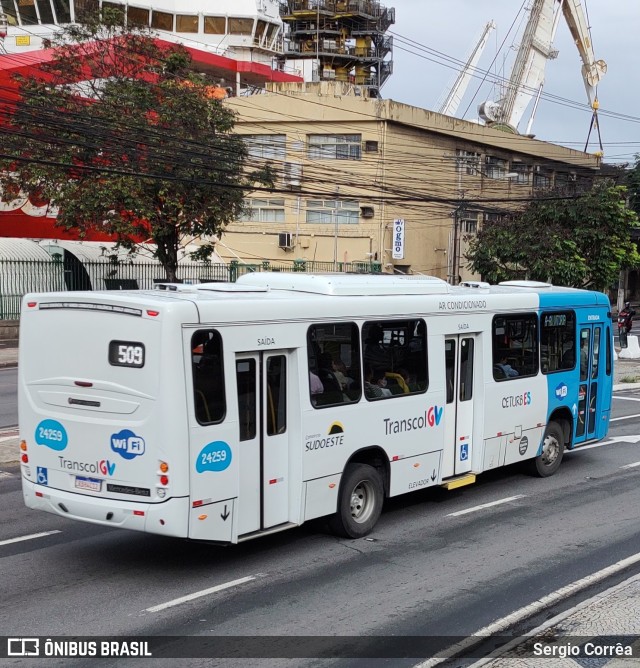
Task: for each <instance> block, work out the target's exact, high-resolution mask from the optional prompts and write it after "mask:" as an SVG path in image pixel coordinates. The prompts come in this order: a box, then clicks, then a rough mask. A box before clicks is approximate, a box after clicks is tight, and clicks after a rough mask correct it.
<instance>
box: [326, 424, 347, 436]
mask: <svg viewBox="0 0 640 668" xmlns="http://www.w3.org/2000/svg"><path fill="white" fill-rule="evenodd" d="M327 433H328V434H329V435H331V434H342V433H344V427H343V426H342V424H341V423H340V422H334V423H333V424H332V425H331V426H330V427H329V431H328V432H327Z"/></svg>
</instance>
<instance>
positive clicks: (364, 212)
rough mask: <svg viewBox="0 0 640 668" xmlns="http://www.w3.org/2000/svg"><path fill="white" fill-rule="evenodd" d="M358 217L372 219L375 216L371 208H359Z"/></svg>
mask: <svg viewBox="0 0 640 668" xmlns="http://www.w3.org/2000/svg"><path fill="white" fill-rule="evenodd" d="M360 215H361V216H362V217H363V218H373V217H374V215H375V210H374V208H373V207H372V206H361V207H360Z"/></svg>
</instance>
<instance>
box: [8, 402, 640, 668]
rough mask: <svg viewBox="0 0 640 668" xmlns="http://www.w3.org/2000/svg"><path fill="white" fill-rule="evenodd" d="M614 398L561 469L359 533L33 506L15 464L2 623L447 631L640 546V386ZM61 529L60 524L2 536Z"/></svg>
mask: <svg viewBox="0 0 640 668" xmlns="http://www.w3.org/2000/svg"><path fill="white" fill-rule="evenodd" d="M613 406H614V411H613V415H614V419H613V421H612V428H611V430H610V437H612V442H611V443H610V444H609V445H607V446H600V447H590V448H588V449H583V450H579V451H576V452H574V453H569V454H567V455H566V459H565V461H564V462H563V464H562V467H561V468H560V471H559V472H558V473H557V474H556V475H555V476H553V477H551V478H547V479H538V478H532V477H529V476H527V475H525V474H524V473H523V472H522V471H521V470H520V469H518V468H517V467H509V468H507V469H503V470H500V471H495V472H490V473H487V474H484V475H482V476H480V478H479V480H478V482H477V483H476V484H475V485H472V486H469V487H464V488H461V489H458V490H455V491H453V492H445V491H442V490H439V489H438V490H426V491H423V492H417V493H415V494H412V495H406V496H403V497H400V498H397V499H392V500H391V501H390V502H388V503H387V505H386V509H385V512H384V514H383V516H382V518H381V520H380V522H379V524H378V525H377V527H376V529H375V530H374V532H373V533H372V535H371V536H370V537H369V538H368V539H364V540H358V541H350V540H343V539H338V538H335V537H333V536H331V535H329V534H328V533H327V532H326V531H325V529H324V525H323V523H322V522H315V523H311V524H309V525H305V526H304V527H301V528H299V529H295V530H291V531H288V532H284V533H282V534H277V535H275V536H271V537H267V538H263V539H259V540H256V541H253V542H249V543H244V544H241V545H239V546H235V547H227V548H220V547H215V546H210V545H204V544H199V543H190V542H186V541H180V540H173V539H168V538H162V537H157V536H148V535H142V534H137V533H132V532H126V531H121V530H107V529H104V528H102V527H96V526H92V525H88V524H81V523H75V522H73V521H68V520H63V519H62V518H57V517H54V516H51V515H47V514H43V513H37V512H33V511H29V510H27V509H26V508H24V506H23V505H22V497H21V492H20V484H19V478H18V476H17V475H14V476H9V477H7V476H4V477H2V478H0V507H1V508H2V513H1V514H0V591H1V592H2V597H1V598H0V628H2V629H3V633H7V634H9V635H11V634H16V635H20V636H23V637H24V636H29V635H45V636H47V637H51V636H57V635H70V634H73V635H76V636H77V635H82V636H85V635H88V636H95V635H99V636H104V635H111V634H113V635H118V636H121V635H122V636H140V635H161V636H182V635H188V636H197V637H200V638H202V637H207V636H221V637H222V640H224V639H225V638H229V637H231V636H238V635H246V636H253V635H264V636H270V637H274V636H291V635H293V636H368V637H371V638H372V639H374V638H375V637H379V636H411V635H430V636H443V637H445V638H443V644H446V637H452V636H459V635H466V634H470V633H473V632H474V631H476V630H477V629H479V628H481V627H483V626H485V625H487V624H489V623H491V622H493V621H495V620H496V619H499V618H501V617H503V616H505V615H507V614H509V613H510V612H512V611H514V610H516V609H519V608H521V607H522V606H524V605H527V604H529V603H531V602H532V601H534V600H536V599H538V598H540V597H542V596H544V595H546V594H549V593H551V592H553V591H555V590H557V589H558V588H560V587H563V586H565V585H568V584H570V583H572V582H574V581H576V580H578V579H580V578H582V577H584V576H586V575H589V574H591V573H593V572H595V571H597V570H599V569H601V568H604V567H605V566H608V565H610V564H613V563H614V562H616V561H618V560H620V559H622V558H625V557H628V556H631V555H633V554H636V553H638V552H640V531H639V529H638V513H637V508H638V507H639V506H640V485H639V484H638V482H639V478H640V466H636V467H629V465H630V464H637V463H640V449H639V446H638V444H637V443H638V442H640V422H639V420H638V418H640V394H635V393H633V392H626V393H616V398H615V399H614V404H613ZM623 467H627V468H623ZM9 472H10V473H14V474H17V473H18V472H17V470H16V469H13V470H10V471H9ZM512 497H515V498H512ZM505 499H511V500H508V501H505ZM498 501H502V503H499V504H498V505H491V506H486V507H481V506H484V504H489V503H495V502H498ZM461 511H470V512H466V513H465V514H456V513H460V512H461ZM51 531H56V532H58V533H51V534H48V535H44V536H41V537H38V538H34V539H30V540H23V541H20V542H12V543H4V541H7V540H10V539H13V538H16V537H20V536H25V535H31V534H37V533H40V532H51ZM629 575H630V573H629V572H627V573H625V577H628V576H629ZM606 584H610V583H606ZM603 586H604V585H603ZM216 587H217V588H218V589H217V590H212V591H209V593H206V594H204V595H199V596H198V597H195V598H192V599H191V600H185V601H182V602H181V601H180V599H181V598H182V597H185V596H188V595H194V594H202V592H203V591H205V590H211V589H212V588H216ZM222 587H226V588H222ZM590 593H593V592H590ZM585 595H586V594H585ZM220 642H222V641H220ZM247 642H248V641H247ZM304 642H310V640H300V641H299V642H298V641H295V642H294V646H295V647H300V645H301V644H303V643H304ZM288 647H289V648H291V645H289V646H288ZM264 651H265V654H269V652H271V653H273V651H274V650H273V649H271V650H270V649H269V648H268V647H267V646H266V645H265V650H264ZM213 652H214V653H215V645H214V650H213ZM276 653H277V652H276ZM19 661H20V660H16V662H15V664H9V665H16V666H18V665H24V664H21V663H19ZM143 661H144V660H143V659H137V660H136V659H129V660H128V661H127V664H126V665H136V666H137V665H143V663H142V662H143ZM330 663H336V664H337V663H339V664H340V665H341V666H342V665H365V664H364V663H362V662H358V661H357V660H342V661H336V662H330ZM413 663H416V662H415V661H411V660H402V661H399V660H390V661H388V662H386V663H384V665H394V666H395V665H412V664H413ZM255 664H256V661H255V660H252V661H251V663H250V664H248V663H246V662H244V663H243V664H237V665H255ZM282 664H283V661H281V660H280V659H273V660H270V661H265V662H261V665H268V666H271V665H273V666H279V665H282ZM33 665H39V664H37V663H34V664H33ZM41 665H47V666H51V665H59V666H66V665H68V660H67V659H65V660H60V661H59V662H56V660H47V661H46V662H45V663H42V664H41ZM87 665H90V664H87ZM103 665H109V666H110V665H114V666H115V665H121V664H119V663H118V661H116V660H103ZM155 665H166V666H175V665H180V666H205V665H206V666H214V665H215V666H218V665H219V666H227V665H231V663H230V662H229V660H228V659H219V660H218V659H213V660H212V659H186V660H185V659H183V660H175V659H171V660H170V659H166V660H156V661H154V666H155ZM233 665H236V664H235V663H233ZM287 665H288V666H294V665H305V666H311V665H319V663H318V661H317V660H304V659H298V660H295V661H290V662H287ZM323 665H325V663H324V662H323ZM366 665H371V661H368V662H367V663H366Z"/></svg>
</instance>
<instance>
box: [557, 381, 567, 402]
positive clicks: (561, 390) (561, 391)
mask: <svg viewBox="0 0 640 668" xmlns="http://www.w3.org/2000/svg"><path fill="white" fill-rule="evenodd" d="M567 394H569V388H568V387H567V386H566V385H565V384H564V383H560V385H558V387H556V397H558V399H560V401H562V400H563V399H564V398H565V397H566V396H567Z"/></svg>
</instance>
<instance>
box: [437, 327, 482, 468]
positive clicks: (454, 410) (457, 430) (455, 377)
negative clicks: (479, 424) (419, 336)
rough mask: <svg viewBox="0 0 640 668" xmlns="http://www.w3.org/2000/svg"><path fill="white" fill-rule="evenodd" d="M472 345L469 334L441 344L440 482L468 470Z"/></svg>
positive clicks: (470, 445) (471, 426)
mask: <svg viewBox="0 0 640 668" xmlns="http://www.w3.org/2000/svg"><path fill="white" fill-rule="evenodd" d="M476 342H477V336H475V335H473V334H461V335H459V336H448V337H446V338H445V341H444V356H445V382H446V405H445V409H444V429H445V432H444V433H445V446H444V447H445V450H444V469H443V474H442V477H443V478H444V477H448V476H452V475H459V474H462V473H467V472H468V471H470V470H471V454H472V447H473V443H472V438H473V403H474V402H473V384H474V376H475V361H474V360H475V357H476Z"/></svg>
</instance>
